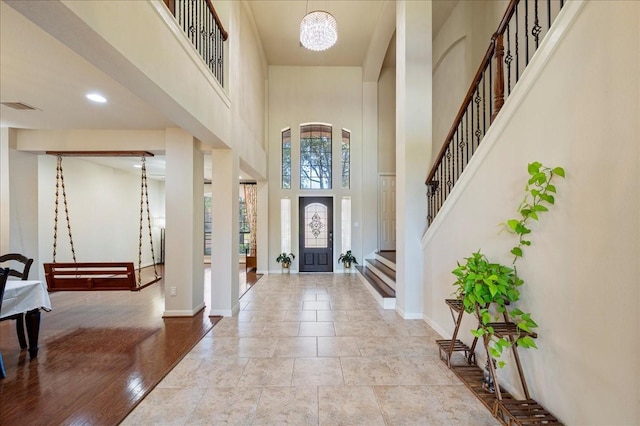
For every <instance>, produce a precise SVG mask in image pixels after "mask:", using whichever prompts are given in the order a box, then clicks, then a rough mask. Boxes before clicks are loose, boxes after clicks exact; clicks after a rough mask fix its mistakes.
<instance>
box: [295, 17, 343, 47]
mask: <svg viewBox="0 0 640 426" xmlns="http://www.w3.org/2000/svg"><path fill="white" fill-rule="evenodd" d="M337 40H338V25H337V23H336V18H334V17H333V16H332V15H331V14H330V13H328V12H325V11H323V10H314V11H313V12H309V13H307V14H306V15H305V16H304V18H302V22H300V43H301V44H302V45H303V46H304V47H306V48H307V49H309V50H314V51H316V52H321V51H323V50H327V49H328V48H330V47H331V46H333V45H334V44H336V41H337Z"/></svg>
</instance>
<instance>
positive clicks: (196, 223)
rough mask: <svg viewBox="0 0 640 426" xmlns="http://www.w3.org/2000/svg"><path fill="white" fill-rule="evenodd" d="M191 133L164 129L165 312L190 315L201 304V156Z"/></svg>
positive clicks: (202, 298) (197, 309)
mask: <svg viewBox="0 0 640 426" xmlns="http://www.w3.org/2000/svg"><path fill="white" fill-rule="evenodd" d="M197 145H198V144H197V141H196V140H194V138H193V136H192V135H190V134H189V133H187V132H186V131H184V130H182V129H167V131H166V156H167V171H166V183H165V191H166V231H165V247H166V256H165V257H166V258H165V277H164V282H165V312H164V315H163V316H193V315H195V314H196V313H197V312H198V311H200V310H201V309H202V308H203V307H204V249H203V247H204V159H203V155H202V152H200V150H199V149H198V146H197Z"/></svg>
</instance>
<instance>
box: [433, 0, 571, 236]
mask: <svg viewBox="0 0 640 426" xmlns="http://www.w3.org/2000/svg"><path fill="white" fill-rule="evenodd" d="M563 6H564V0H553V1H552V0H511V1H510V2H509V5H508V6H507V10H506V12H505V14H504V16H503V18H502V20H501V21H500V24H499V25H498V29H497V31H496V32H495V33H494V35H493V37H492V38H491V42H490V44H489V48H488V49H487V52H486V54H485V55H484V57H483V59H482V62H481V64H480V67H479V68H478V71H477V72H476V74H475V76H474V78H473V81H472V82H471V85H470V87H469V89H468V91H467V94H466V95H465V97H464V100H463V102H462V106H461V107H460V109H459V110H458V114H457V115H456V118H455V120H454V122H453V125H452V126H451V129H450V130H449V133H448V134H447V137H446V139H445V142H444V144H443V146H442V149H441V150H440V152H439V154H438V156H437V157H436V159H435V161H434V163H433V167H432V168H431V171H430V172H429V175H428V176H427V179H426V182H425V184H426V185H427V187H428V191H427V203H428V206H427V207H428V213H427V226H429V225H431V223H432V222H433V220H434V219H435V217H436V215H437V214H438V212H439V211H440V208H441V207H442V205H443V204H444V202H445V200H446V199H447V197H448V196H449V194H450V193H451V191H452V190H453V187H454V185H455V184H456V182H457V181H458V179H459V178H460V175H461V174H462V172H463V171H464V169H465V168H466V166H467V164H469V161H470V160H471V157H472V156H473V154H474V153H475V152H476V150H477V149H478V146H479V145H480V142H482V139H483V138H484V135H485V134H486V133H487V130H488V129H489V126H491V123H492V122H493V120H494V119H495V117H496V116H497V115H498V113H499V112H500V110H501V108H502V106H503V104H504V100H505V98H506V97H508V96H509V94H511V92H512V91H513V88H514V87H515V85H516V83H517V82H518V80H519V79H520V77H521V76H522V73H523V71H524V69H525V68H526V66H527V65H528V64H529V62H530V60H531V57H532V56H533V54H534V53H535V52H536V50H537V49H538V46H539V45H540V41H541V40H542V39H543V38H544V36H545V35H546V34H547V32H548V31H549V28H550V27H551V25H552V23H553V21H554V20H555V18H556V17H557V15H558V13H559V12H560V10H561V9H562V7H563ZM494 68H495V69H494ZM492 93H493V98H492Z"/></svg>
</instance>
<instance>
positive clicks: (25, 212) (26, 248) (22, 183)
mask: <svg viewBox="0 0 640 426" xmlns="http://www.w3.org/2000/svg"><path fill="white" fill-rule="evenodd" d="M9 161H10V164H9V168H10V177H9V189H10V196H9V200H8V201H9V206H10V210H11V213H10V218H11V219H10V224H11V227H10V232H9V249H8V250H7V252H11V253H22V254H24V255H25V256H27V257H29V258H32V259H33V260H34V262H35V263H36V264H37V263H38V244H37V242H38V227H37V226H34V224H36V223H38V196H37V194H38V192H39V191H38V188H37V184H38V156H37V155H35V154H30V153H25V152H20V151H16V150H14V149H11V150H10V159H9ZM3 253H4V252H3ZM31 274H33V275H31ZM35 276H36V273H35V271H34V272H31V273H30V277H31V278H33V277H35Z"/></svg>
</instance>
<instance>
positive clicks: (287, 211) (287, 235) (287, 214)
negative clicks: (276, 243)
mask: <svg viewBox="0 0 640 426" xmlns="http://www.w3.org/2000/svg"><path fill="white" fill-rule="evenodd" d="M280 250H281V251H282V252H284V253H291V200H290V199H288V198H283V199H281V200H280Z"/></svg>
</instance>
